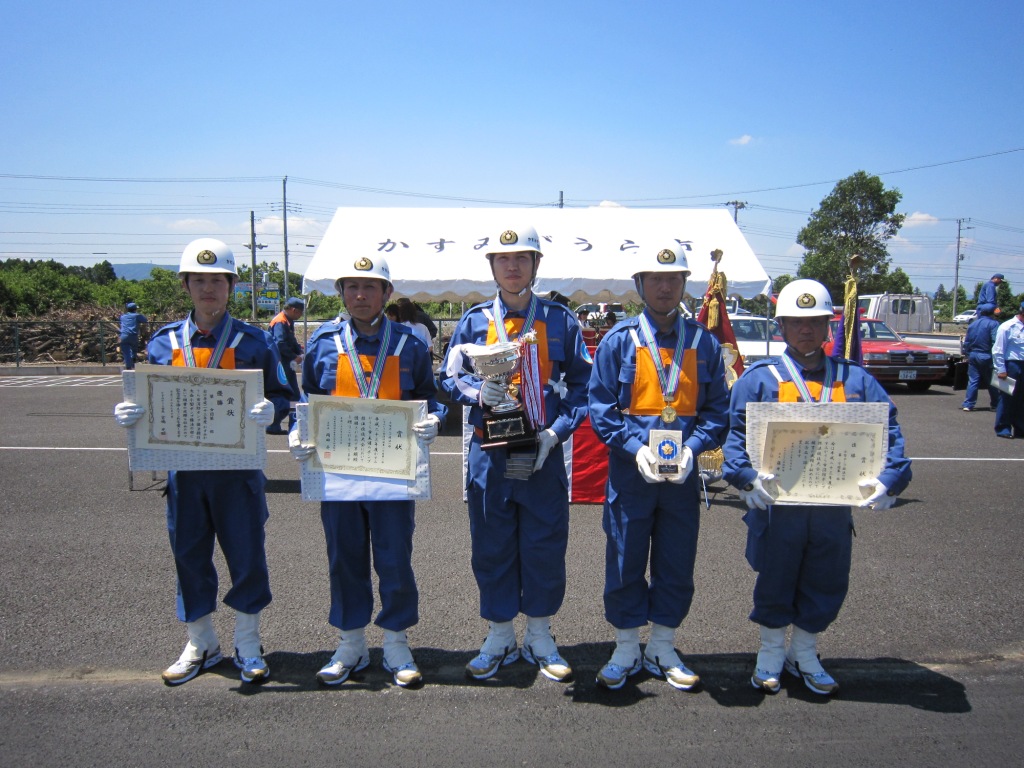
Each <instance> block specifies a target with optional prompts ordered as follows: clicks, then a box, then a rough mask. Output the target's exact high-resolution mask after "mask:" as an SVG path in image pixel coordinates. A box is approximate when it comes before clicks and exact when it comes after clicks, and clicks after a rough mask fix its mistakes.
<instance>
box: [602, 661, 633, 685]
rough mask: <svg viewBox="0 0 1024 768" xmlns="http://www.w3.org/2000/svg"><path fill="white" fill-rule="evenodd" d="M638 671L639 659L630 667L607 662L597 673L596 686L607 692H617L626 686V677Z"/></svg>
mask: <svg viewBox="0 0 1024 768" xmlns="http://www.w3.org/2000/svg"><path fill="white" fill-rule="evenodd" d="M639 671H640V659H636V661H634V662H633V666H631V667H624V666H622V665H621V664H616V663H615V662H613V661H609V662H608V663H607V664H605V665H604V666H603V667H601V669H600V671H599V672H598V673H597V684H598V685H601V686H604V687H605V688H607V689H608V690H609V691H617V690H619V688H621V687H622V686H624V685H625V684H626V678H627V677H631V676H633V675H635V674H636V673H637V672H639Z"/></svg>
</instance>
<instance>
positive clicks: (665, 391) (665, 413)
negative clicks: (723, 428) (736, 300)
mask: <svg viewBox="0 0 1024 768" xmlns="http://www.w3.org/2000/svg"><path fill="white" fill-rule="evenodd" d="M675 329H676V348H675V351H674V352H673V353H672V364H671V365H670V366H669V369H668V371H666V370H665V366H664V365H663V364H662V362H661V347H659V346H658V341H657V339H655V338H654V328H653V327H652V326H651V321H650V320H648V319H647V315H646V314H644V313H643V312H641V313H640V333H641V334H642V335H643V338H644V345H645V346H646V347H647V349H648V351H649V352H650V353H651V360H652V362H653V363H654V369H655V370H656V371H657V372H658V381H659V382H660V383H661V394H662V397H663V398H664V399H665V407H664V409H662V411H661V420H662V421H664V422H665V423H666V424H671V423H672V422H673V421H675V420H676V409H675V408H673V407H672V406H671V405H669V403H671V402H672V401H673V400H674V399H675V396H676V390H678V389H679V373H680V371H681V370H682V367H683V355H684V354H685V352H686V333H685V330H684V328H683V319H682V318H681V317H678V316H677V317H676V323H675Z"/></svg>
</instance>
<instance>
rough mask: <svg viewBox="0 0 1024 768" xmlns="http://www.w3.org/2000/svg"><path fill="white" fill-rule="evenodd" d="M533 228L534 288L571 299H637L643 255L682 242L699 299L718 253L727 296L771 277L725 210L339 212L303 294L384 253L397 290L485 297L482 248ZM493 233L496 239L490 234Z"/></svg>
mask: <svg viewBox="0 0 1024 768" xmlns="http://www.w3.org/2000/svg"><path fill="white" fill-rule="evenodd" d="M525 225H532V226H534V227H535V228H536V229H537V232H538V234H539V235H540V238H541V250H542V251H543V253H544V258H543V259H542V260H541V263H540V268H539V271H538V279H537V285H536V291H537V292H538V293H541V294H544V293H547V292H549V291H558V292H559V293H562V294H564V295H566V296H568V297H569V298H571V299H573V300H574V301H639V296H637V294H636V291H635V290H634V286H633V280H632V275H633V272H634V271H636V264H637V256H636V254H638V253H645V254H648V255H650V254H652V253H656V252H657V251H658V250H661V249H662V248H666V247H669V246H676V245H677V244H678V245H681V246H682V247H683V249H684V251H685V253H686V256H687V260H688V262H689V267H690V270H691V273H692V274H691V275H690V278H689V286H688V288H689V291H688V292H689V293H691V294H693V295H696V296H700V295H702V294H703V293H704V286H705V285H706V284H707V281H708V278H709V276H710V275H711V270H712V267H713V266H714V265H713V262H712V259H711V252H712V251H713V250H715V249H721V251H722V252H723V254H724V256H723V258H722V262H721V264H720V266H719V269H720V270H721V271H723V272H725V273H726V275H727V276H728V279H729V294H730V295H731V296H739V297H741V298H747V299H749V298H753V297H754V296H757V295H759V294H763V293H767V292H768V291H769V290H770V287H771V281H770V279H769V277H768V275H767V274H766V273H765V271H764V269H763V267H762V266H761V264H760V262H759V261H758V259H757V256H755V255H754V252H753V250H752V249H751V248H750V245H749V244H748V243H747V241H746V239H745V238H744V237H743V234H742V233H741V232H740V230H739V227H737V226H736V223H735V222H734V221H733V219H732V217H731V216H730V214H729V212H728V211H727V210H724V209H723V210H715V209H692V210H687V209H633V208H622V207H595V208H571V209H560V208H537V209H519V208H517V209H510V208H339V209H338V210H337V212H336V213H335V214H334V218H333V219H332V221H331V224H330V226H329V227H328V229H327V232H326V233H325V234H324V237H323V240H322V241H321V242H320V245H319V246H318V247H317V249H316V253H315V254H314V256H313V260H312V262H311V263H310V266H309V269H308V270H307V271H306V274H305V278H304V280H303V293H307V294H308V293H311V292H312V291H320V292H321V293H325V294H334V293H335V292H336V291H335V289H334V282H335V280H336V278H337V276H338V275H339V274H340V271H341V269H343V268H345V267H350V266H351V265H352V263H353V262H354V261H356V260H358V259H360V258H362V257H367V258H370V259H374V258H379V257H381V256H383V257H384V258H386V259H387V262H388V266H389V267H390V269H391V278H392V281H393V282H394V284H395V294H396V295H399V296H408V297H409V298H411V299H414V300H417V301H470V302H476V301H482V300H484V299H487V298H490V297H492V296H493V295H494V292H495V285H494V280H493V279H492V277H491V272H490V267H489V265H488V263H487V260H486V258H485V257H484V253H486V247H487V243H488V242H493V238H495V237H497V236H498V235H499V234H500V233H501V232H503V231H504V230H506V229H513V230H515V229H517V228H522V227H523V226H525ZM488 238H491V240H488Z"/></svg>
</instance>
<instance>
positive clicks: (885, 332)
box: [832, 320, 903, 341]
mask: <svg viewBox="0 0 1024 768" xmlns="http://www.w3.org/2000/svg"><path fill="white" fill-rule="evenodd" d="M837 333H839V321H838V320H833V321H832V335H833V336H835V335H836V334H837ZM860 337H861V338H862V339H871V340H875V341H903V339H902V338H901V337H900V335H899V334H897V333H896V331H894V330H893V329H892V328H890V327H889V326H888V325H886V324H885V323H883V322H882V321H881V320H870V321H869V320H862V321H861V324H860Z"/></svg>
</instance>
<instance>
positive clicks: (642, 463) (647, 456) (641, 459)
mask: <svg viewBox="0 0 1024 768" xmlns="http://www.w3.org/2000/svg"><path fill="white" fill-rule="evenodd" d="M636 466H637V469H639V470H640V474H641V475H643V478H644V480H645V481H646V482H648V483H663V482H665V478H664V477H661V476H659V475H658V473H657V472H655V471H654V468H655V467H656V466H658V458H657V457H656V456H655V455H654V452H653V451H652V450H651V449H650V448H649V447H648V446H646V445H645V446H643V447H641V448H640V450H639V451H637V452H636Z"/></svg>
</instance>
